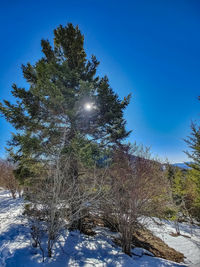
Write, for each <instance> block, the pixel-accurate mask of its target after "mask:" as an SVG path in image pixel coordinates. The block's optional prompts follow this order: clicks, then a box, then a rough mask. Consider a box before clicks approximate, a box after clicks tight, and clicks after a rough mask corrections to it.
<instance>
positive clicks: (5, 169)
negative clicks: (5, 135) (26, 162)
mask: <svg viewBox="0 0 200 267" xmlns="http://www.w3.org/2000/svg"><path fill="white" fill-rule="evenodd" d="M13 170H14V166H13V165H12V163H10V162H9V161H8V160H0V186H2V187H3V188H5V189H7V190H9V191H10V193H11V195H12V197H13V198H16V194H17V192H18V193H19V195H20V191H21V190H20V186H19V183H18V181H17V180H16V178H15V176H14V173H13Z"/></svg>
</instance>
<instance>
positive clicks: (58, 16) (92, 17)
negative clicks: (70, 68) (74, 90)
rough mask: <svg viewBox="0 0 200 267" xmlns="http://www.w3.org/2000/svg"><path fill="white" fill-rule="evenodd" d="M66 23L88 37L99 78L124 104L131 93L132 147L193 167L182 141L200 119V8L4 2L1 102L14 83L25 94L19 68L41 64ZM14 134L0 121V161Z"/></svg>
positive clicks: (91, 0)
mask: <svg viewBox="0 0 200 267" xmlns="http://www.w3.org/2000/svg"><path fill="white" fill-rule="evenodd" d="M68 22H72V23H73V24H78V25H79V27H80V29H81V30H82V32H83V33H84V35H85V48H86V51H87V54H88V55H89V56H90V55H91V54H95V55H96V56H97V58H98V59H99V60H100V62H101V64H100V67H99V74H100V75H104V74H106V75H107V76H108V78H109V80H110V83H111V86H112V88H113V89H114V90H115V91H116V92H117V93H118V94H119V95H120V97H123V96H124V95H127V94H128V93H132V101H131V104H130V105H129V107H128V108H127V110H126V114H125V116H126V119H127V122H128V124H127V127H128V129H132V130H133V133H132V134H131V136H130V138H129V140H130V141H131V142H134V141H136V142H138V143H143V144H144V145H146V146H151V148H152V152H153V153H154V154H157V155H159V156H160V157H162V158H166V157H167V158H168V159H169V161H170V162H183V161H185V160H188V159H187V157H186V156H185V154H184V153H183V150H185V149H186V145H185V143H184V141H183V138H185V137H186V136H187V135H189V133H190V123H191V120H196V121H198V120H199V115H200V103H199V101H198V100H197V97H198V95H200V1H199V0H196V1H195V0H188V1H185V0H180V1H178V0H162V1H161V0H157V1H155V0H146V1H145V0H140V1H137V0H132V1H131V0H130V1H127V0H123V1H122V0H107V1H106V0H79V1H78V0H73V1H72V0H69V1H68V0H55V1H51V0H48V1H47V0H29V1H27V0H9V1H1V6H0V34H1V36H0V38H1V42H0V48H1V49H0V59H1V60H0V101H2V99H9V100H12V97H11V94H10V90H11V85H12V83H14V82H15V83H17V85H18V86H25V83H24V81H23V79H22V74H21V64H22V63H23V64H26V63H27V62H31V63H34V62H35V61H36V60H38V59H39V58H40V57H41V55H42V54H41V48H40V40H41V39H42V38H45V39H46V38H48V39H49V40H52V38H53V29H54V28H56V27H57V26H59V24H63V25H65V24H66V23H68ZM11 131H14V130H13V129H12V128H11V126H10V125H9V124H8V123H6V121H5V120H4V119H3V118H0V156H1V157H2V156H4V155H5V149H4V147H5V146H6V140H8V139H9V137H10V132H11Z"/></svg>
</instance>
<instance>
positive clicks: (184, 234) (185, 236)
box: [148, 220, 200, 267]
mask: <svg viewBox="0 0 200 267" xmlns="http://www.w3.org/2000/svg"><path fill="white" fill-rule="evenodd" d="M158 222H160V221H158ZM161 222H162V224H163V225H162V226H160V227H158V225H157V224H156V223H155V222H154V221H152V220H149V222H148V228H149V230H151V231H152V232H153V234H154V235H156V236H157V237H159V238H161V239H162V240H163V241H164V242H165V243H166V244H167V245H168V246H169V247H172V248H174V249H175V250H177V251H179V252H181V253H183V254H184V256H185V257H186V260H185V262H186V263H187V264H188V266H191V267H200V227H198V226H195V225H191V224H188V223H179V228H180V233H181V235H180V236H172V235H171V234H172V233H175V227H174V223H173V222H170V221H166V220H162V221H161Z"/></svg>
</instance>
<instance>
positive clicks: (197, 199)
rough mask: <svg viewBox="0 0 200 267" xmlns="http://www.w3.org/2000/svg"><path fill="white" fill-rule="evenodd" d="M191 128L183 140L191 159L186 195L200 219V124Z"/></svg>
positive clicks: (193, 124) (194, 213) (192, 125)
mask: <svg viewBox="0 0 200 267" xmlns="http://www.w3.org/2000/svg"><path fill="white" fill-rule="evenodd" d="M199 100H200V97H199ZM191 129H192V132H191V135H190V136H189V137H188V138H187V139H186V140H185V141H186V143H187V145H188V146H189V148H190V150H191V152H188V151H186V152H185V153H186V154H187V155H188V157H189V158H190V159H191V160H192V162H191V163H189V164H188V166H189V167H190V168H191V169H190V170H189V171H188V181H189V182H190V186H189V187H188V188H189V190H188V196H189V198H190V199H192V202H193V203H192V207H191V210H193V211H194V212H193V215H195V217H196V218H197V219H198V220H200V216H199V214H200V125H198V124H195V123H192V124H191ZM191 188H192V190H191ZM192 191H193V192H192ZM191 192H192V193H191ZM191 196H192V197H191Z"/></svg>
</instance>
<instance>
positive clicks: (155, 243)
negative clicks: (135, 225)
mask: <svg viewBox="0 0 200 267" xmlns="http://www.w3.org/2000/svg"><path fill="white" fill-rule="evenodd" d="M96 226H102V227H108V228H110V230H111V231H114V227H112V226H111V225H109V224H108V222H106V221H105V220H103V219H102V218H99V217H95V216H91V215H90V216H87V217H85V218H84V219H83V221H82V229H81V232H82V233H84V234H86V235H90V236H93V235H95V232H94V230H92V229H93V228H94V227H96ZM113 241H114V242H115V244H117V245H119V246H120V245H121V242H120V240H119V239H116V238H115V239H113ZM132 241H133V247H141V248H144V249H146V250H148V251H150V252H151V253H153V254H154V255H155V257H160V258H163V259H166V260H170V261H174V262H177V263H180V262H184V255H183V254H182V253H180V252H178V251H176V250H175V249H173V248H170V247H169V246H168V245H167V244H165V243H164V241H162V240H161V239H160V238H158V237H156V236H154V235H153V234H152V233H151V232H150V231H149V230H147V229H143V230H138V231H137V232H135V233H134V234H133V240H132Z"/></svg>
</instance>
